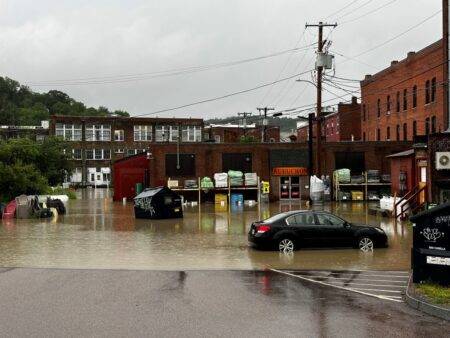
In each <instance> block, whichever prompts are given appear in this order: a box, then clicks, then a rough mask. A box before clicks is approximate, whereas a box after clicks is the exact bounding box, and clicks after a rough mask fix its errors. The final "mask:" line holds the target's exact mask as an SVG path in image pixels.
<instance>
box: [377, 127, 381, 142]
mask: <svg viewBox="0 0 450 338" xmlns="http://www.w3.org/2000/svg"><path fill="white" fill-rule="evenodd" d="M380 140H381V132H380V128H378V129H377V141H380Z"/></svg>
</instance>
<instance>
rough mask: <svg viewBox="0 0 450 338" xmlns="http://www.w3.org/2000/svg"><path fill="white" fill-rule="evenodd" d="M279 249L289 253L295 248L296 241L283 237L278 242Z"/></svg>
mask: <svg viewBox="0 0 450 338" xmlns="http://www.w3.org/2000/svg"><path fill="white" fill-rule="evenodd" d="M278 250H280V252H284V253H288V252H293V251H294V250H295V244H294V241H293V240H292V239H290V238H283V239H281V240H280V241H279V242H278Z"/></svg>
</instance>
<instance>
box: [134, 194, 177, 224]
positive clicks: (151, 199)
mask: <svg viewBox="0 0 450 338" xmlns="http://www.w3.org/2000/svg"><path fill="white" fill-rule="evenodd" d="M134 214H135V217H136V218H146V219H165V218H182V217H183V207H182V203H181V197H180V195H178V194H177V193H175V192H174V191H173V190H171V189H169V188H168V187H158V188H149V189H145V190H144V191H143V192H141V193H140V194H139V195H137V196H136V197H135V198H134Z"/></svg>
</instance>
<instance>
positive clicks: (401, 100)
mask: <svg viewBox="0 0 450 338" xmlns="http://www.w3.org/2000/svg"><path fill="white" fill-rule="evenodd" d="M444 60H445V57H444V48H443V43H442V40H440V41H437V42H435V43H433V44H432V45H430V46H428V47H426V48H424V49H422V50H420V51H418V52H409V53H408V55H407V57H406V58H405V59H404V60H401V61H392V63H391V66H390V67H388V68H386V69H384V70H382V71H380V72H378V73H377V74H375V75H366V77H365V79H364V80H363V81H361V97H362V98H361V104H362V114H361V132H362V139H363V140H367V141H393V140H397V141H398V140H412V139H413V137H414V136H417V135H419V136H420V135H426V134H434V133H436V132H440V131H443V130H445V129H446V128H444V126H445V125H446V117H445V114H444V101H445V100H444V88H445V87H444V83H445V82H446V81H445V80H444V68H445V63H444Z"/></svg>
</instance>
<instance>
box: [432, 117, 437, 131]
mask: <svg viewBox="0 0 450 338" xmlns="http://www.w3.org/2000/svg"><path fill="white" fill-rule="evenodd" d="M431 133H432V134H436V116H433V117H432V118H431Z"/></svg>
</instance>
